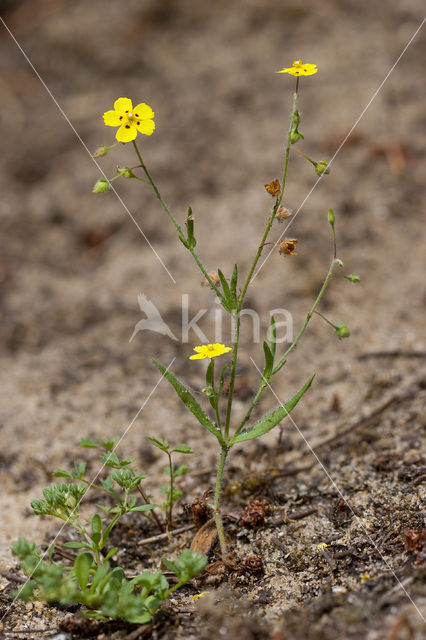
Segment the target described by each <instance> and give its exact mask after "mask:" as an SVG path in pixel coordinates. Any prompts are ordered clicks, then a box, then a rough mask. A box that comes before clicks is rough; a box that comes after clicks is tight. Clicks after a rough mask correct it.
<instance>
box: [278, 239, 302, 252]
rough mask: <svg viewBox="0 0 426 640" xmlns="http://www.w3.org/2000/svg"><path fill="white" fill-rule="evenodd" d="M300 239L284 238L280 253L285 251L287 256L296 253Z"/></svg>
mask: <svg viewBox="0 0 426 640" xmlns="http://www.w3.org/2000/svg"><path fill="white" fill-rule="evenodd" d="M297 243H298V240H295V239H293V240H287V239H286V240H283V241H282V242H281V244H280V253H281V254H282V253H284V254H285V255H286V256H295V255H296V245H297Z"/></svg>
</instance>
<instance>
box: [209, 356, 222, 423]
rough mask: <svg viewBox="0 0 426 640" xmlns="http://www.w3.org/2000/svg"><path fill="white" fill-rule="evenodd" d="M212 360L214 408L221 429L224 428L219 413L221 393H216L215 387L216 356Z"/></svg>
mask: <svg viewBox="0 0 426 640" xmlns="http://www.w3.org/2000/svg"><path fill="white" fill-rule="evenodd" d="M210 362H211V363H212V389H213V393H214V399H215V402H214V408H215V411H216V423H217V426H218V427H219V429H220V430H222V425H221V424H220V413H219V395H218V394H216V390H215V388H214V358H211V360H210Z"/></svg>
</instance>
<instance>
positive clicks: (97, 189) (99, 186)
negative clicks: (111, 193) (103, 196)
mask: <svg viewBox="0 0 426 640" xmlns="http://www.w3.org/2000/svg"><path fill="white" fill-rule="evenodd" d="M110 188H111V185H110V181H109V180H105V178H99V179H98V180H96V182H95V185H94V187H93V189H92V192H93V193H103V192H104V191H108V189H110Z"/></svg>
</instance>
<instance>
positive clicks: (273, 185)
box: [265, 180, 281, 196]
mask: <svg viewBox="0 0 426 640" xmlns="http://www.w3.org/2000/svg"><path fill="white" fill-rule="evenodd" d="M265 189H266V191H267V192H268V193H269V194H270V195H271V196H279V195H280V191H281V185H280V181H279V180H272V181H271V182H270V183H269V184H265Z"/></svg>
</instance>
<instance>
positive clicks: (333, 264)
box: [272, 258, 336, 375]
mask: <svg viewBox="0 0 426 640" xmlns="http://www.w3.org/2000/svg"><path fill="white" fill-rule="evenodd" d="M335 266H336V260H335V259H334V258H333V260H332V261H331V264H330V268H329V270H328V273H327V276H326V278H325V280H324V283H323V285H322V287H321V289H320V292H319V294H318V296H317V298H316V300H315V302H314V304H313V305H312V307H311V310H310V311H309V313H308V315H307V316H306V320H305V322H304V324H303V327H302V328H301V329H300V331H299V333H298V334H297V336H296V339H295V340H294V341H293V342H292V344H291V345H290V346H289V348H288V349H287V351H286V352H285V353H284V355H283V356H281V358H280V359H279V361H278V363H277V364H276V365H275V367H274V368H273V370H272V375H273V374H274V373H277V371H279V370H280V369H281V367H282V366H283V364H284V362H285V360H286V358H287V356H288V355H289V353H291V352H292V351H293V349H295V348H296V346H297V343H298V342H299V340H300V338H301V337H302V336H303V334H304V333H305V331H306V327H307V326H308V324H309V321H310V319H311V318H312V316H313V314H314V312H315V310H316V308H317V306H318V305H319V303H320V300H321V298H322V297H323V295H324V292H325V290H326V289H327V286H328V283H329V282H330V278H331V276H332V275H333V270H334V267H335Z"/></svg>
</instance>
